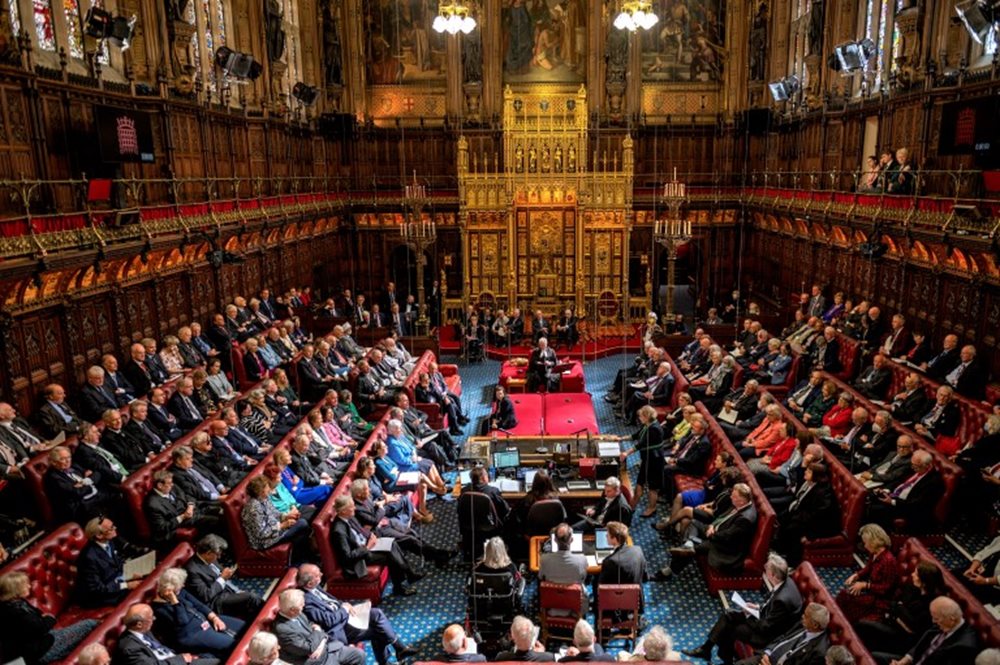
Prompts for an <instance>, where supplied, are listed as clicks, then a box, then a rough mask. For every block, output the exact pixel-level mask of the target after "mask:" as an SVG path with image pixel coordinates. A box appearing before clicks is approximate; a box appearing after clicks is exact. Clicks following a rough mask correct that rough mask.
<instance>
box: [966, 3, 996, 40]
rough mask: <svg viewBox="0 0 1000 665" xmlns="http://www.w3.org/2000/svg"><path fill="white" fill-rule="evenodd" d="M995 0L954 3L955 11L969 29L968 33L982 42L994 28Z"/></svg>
mask: <svg viewBox="0 0 1000 665" xmlns="http://www.w3.org/2000/svg"><path fill="white" fill-rule="evenodd" d="M998 6H1000V2H998V1H997V0H985V1H984V0H964V1H963V2H959V3H957V4H956V5H955V13H956V14H958V18H959V19H960V20H961V21H962V23H963V24H964V25H965V29H966V30H968V31H969V35H970V36H971V37H972V38H973V39H975V40H976V41H977V42H978V43H980V44H982V43H983V42H985V41H986V38H987V37H988V36H989V34H990V30H993V29H994V24H995V23H996V21H997V19H998V18H1000V17H998V16H997V8H998Z"/></svg>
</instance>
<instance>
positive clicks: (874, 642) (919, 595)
mask: <svg viewBox="0 0 1000 665" xmlns="http://www.w3.org/2000/svg"><path fill="white" fill-rule="evenodd" d="M944 593H945V586H944V577H943V576H942V575H941V569H940V568H938V567H937V565H936V564H933V563H931V562H929V561H921V562H920V563H918V564H917V565H916V566H915V567H914V568H913V572H912V573H911V574H910V579H909V581H908V582H905V583H904V584H902V585H901V586H899V587H898V588H897V590H896V593H895V595H894V596H893V598H892V600H891V602H890V603H889V604H888V606H887V607H886V609H885V611H884V612H883V613H882V614H881V615H880V616H878V617H875V618H872V619H865V620H864V621H861V622H859V623H856V624H854V631H855V632H856V633H857V634H858V637H859V638H861V641H862V642H864V644H865V646H866V647H867V648H868V651H870V652H872V653H876V652H881V653H887V654H893V655H894V656H895V657H899V656H901V655H902V654H904V653H906V652H907V651H909V650H910V649H911V648H913V645H914V644H916V643H917V640H918V639H920V636H921V635H923V634H924V632H925V631H927V630H929V629H930V628H931V600H933V599H934V598H937V597H938V596H941V595H944Z"/></svg>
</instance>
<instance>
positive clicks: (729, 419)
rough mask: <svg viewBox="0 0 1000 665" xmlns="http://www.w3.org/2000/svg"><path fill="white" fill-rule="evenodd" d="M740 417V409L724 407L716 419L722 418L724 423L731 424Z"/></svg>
mask: <svg viewBox="0 0 1000 665" xmlns="http://www.w3.org/2000/svg"><path fill="white" fill-rule="evenodd" d="M739 417H740V414H739V412H738V411H734V410H733V409H726V408H723V409H722V411H719V415H717V416H716V417H715V419H716V420H721V421H722V422H724V423H729V424H730V425H732V424H733V423H735V422H736V419H737V418H739Z"/></svg>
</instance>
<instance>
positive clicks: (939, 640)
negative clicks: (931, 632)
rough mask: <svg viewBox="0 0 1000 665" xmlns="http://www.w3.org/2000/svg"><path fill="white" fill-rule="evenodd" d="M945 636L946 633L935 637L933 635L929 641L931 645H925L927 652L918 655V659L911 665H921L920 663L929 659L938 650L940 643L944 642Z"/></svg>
mask: <svg viewBox="0 0 1000 665" xmlns="http://www.w3.org/2000/svg"><path fill="white" fill-rule="evenodd" d="M946 635H947V633H938V634H937V635H935V636H934V639H933V640H931V643H930V644H928V645H927V650H926V651H924V652H923V653H922V654H920V658H918V659H917V661H916V662H915V663H914V664H913V665H922V663H923V662H924V661H925V660H927V658H929V657H930V656H931V654H933V653H934V652H935V651H937V650H938V648H939V647H940V646H941V643H942V642H944V638H945V636H946Z"/></svg>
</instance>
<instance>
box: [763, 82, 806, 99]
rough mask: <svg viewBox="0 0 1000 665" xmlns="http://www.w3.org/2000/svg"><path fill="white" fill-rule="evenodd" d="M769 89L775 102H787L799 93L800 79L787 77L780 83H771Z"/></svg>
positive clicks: (768, 85)
mask: <svg viewBox="0 0 1000 665" xmlns="http://www.w3.org/2000/svg"><path fill="white" fill-rule="evenodd" d="M767 87H768V89H769V90H770V91H771V97H772V98H773V99H774V101H776V102H787V101H788V98H789V97H791V96H792V95H794V94H795V93H796V92H798V91H799V79H798V78H797V77H795V76H786V77H785V78H783V79H780V80H778V81H771V82H770V83H768V84H767Z"/></svg>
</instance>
